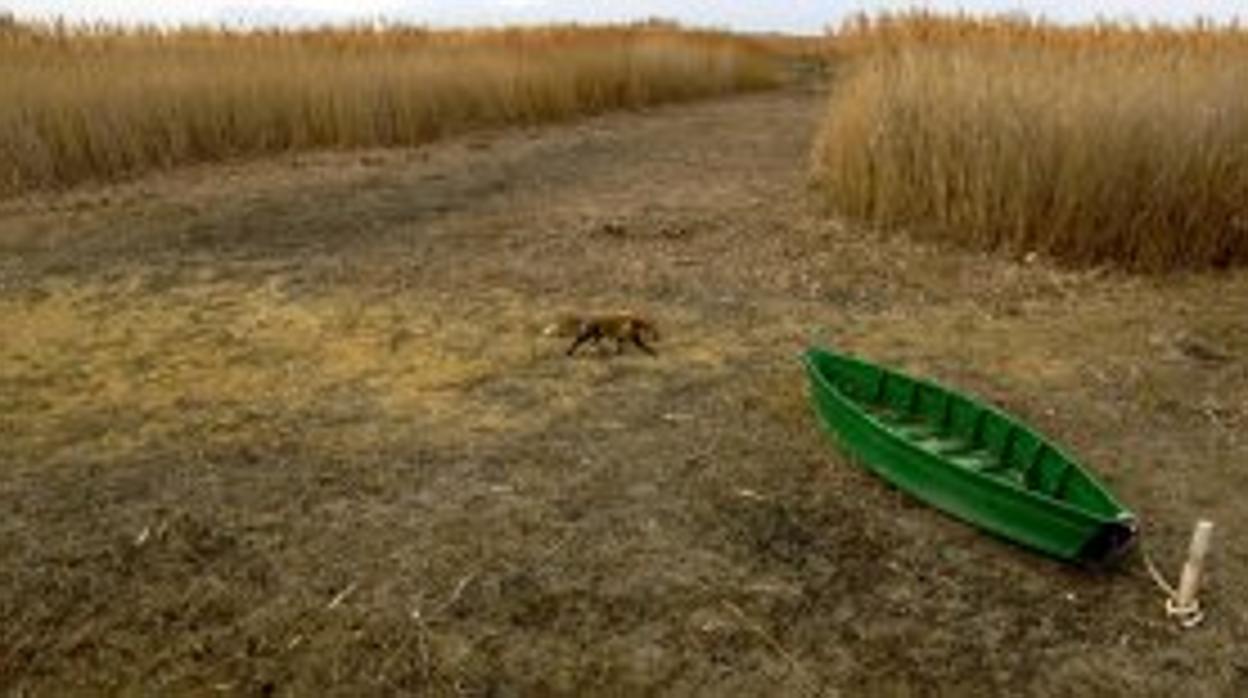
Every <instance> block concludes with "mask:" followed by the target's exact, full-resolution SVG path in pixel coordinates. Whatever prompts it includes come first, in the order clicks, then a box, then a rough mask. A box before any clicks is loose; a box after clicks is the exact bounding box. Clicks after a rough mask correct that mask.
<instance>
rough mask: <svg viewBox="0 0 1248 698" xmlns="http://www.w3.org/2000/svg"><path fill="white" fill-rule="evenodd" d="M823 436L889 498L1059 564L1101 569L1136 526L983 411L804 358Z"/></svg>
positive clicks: (1011, 426)
mask: <svg viewBox="0 0 1248 698" xmlns="http://www.w3.org/2000/svg"><path fill="white" fill-rule="evenodd" d="M803 361H804V363H805V364H806V371H807V374H808V376H809V378H810V387H811V394H810V395H811V402H812V403H813V406H814V408H815V413H816V414H817V415H818V417H819V421H820V422H821V423H822V424H823V427H824V428H825V429H826V430H827V431H829V432H831V433H832V434H833V435H835V436H836V437H837V438H838V439H839V441H840V442H841V444H842V445H843V446H844V447H845V448H846V449H847V450H848V451H849V452H850V453H852V454H853V455H854V456H856V458H857V460H859V461H861V462H862V463H863V464H864V465H865V466H867V467H868V468H869V469H871V470H872V471H874V472H875V473H877V474H879V475H880V476H881V477H883V478H884V479H886V480H888V481H889V482H891V483H893V484H894V485H896V486H897V487H899V488H901V489H903V490H906V491H907V492H909V493H911V494H913V495H914V496H916V497H918V498H919V499H921V500H923V501H925V502H927V503H928V504H931V505H932V506H935V507H937V508H939V509H942V510H944V511H945V512H948V513H949V514H952V515H954V516H957V517H959V518H961V519H963V520H965V521H967V522H969V523H972V524H975V525H977V526H979V527H981V528H983V529H985V530H987V531H990V532H992V533H995V534H997V535H999V536H1002V537H1004V538H1007V539H1009V540H1012V541H1015V542H1017V543H1020V544H1022V545H1025V546H1028V547H1031V548H1034V549H1036V550H1039V551H1041V552H1044V553H1048V554H1049V555H1053V556H1055V557H1058V558H1061V559H1063V560H1068V561H1074V562H1081V563H1089V564H1102V563H1105V562H1108V561H1110V560H1113V559H1115V558H1117V557H1118V556H1119V555H1120V554H1121V553H1122V552H1123V551H1124V550H1125V549H1126V548H1127V547H1128V546H1129V545H1130V543H1131V542H1132V540H1133V539H1134V537H1135V532H1136V524H1135V517H1134V516H1133V515H1132V514H1131V512H1130V511H1128V510H1127V509H1126V508H1124V507H1123V506H1122V505H1121V504H1119V503H1118V502H1117V501H1116V500H1115V499H1114V497H1113V496H1112V495H1111V494H1110V493H1109V492H1108V491H1107V490H1106V489H1105V487H1104V486H1103V485H1101V484H1100V483H1099V482H1097V480H1096V478H1095V477H1093V476H1092V475H1091V473H1089V472H1088V471H1087V470H1085V469H1084V468H1083V467H1082V466H1081V465H1079V463H1078V462H1077V461H1075V460H1074V459H1073V458H1071V457H1070V456H1069V455H1067V454H1066V453H1064V452H1063V451H1062V450H1061V449H1060V448H1058V447H1057V446H1056V445H1054V444H1053V443H1052V442H1051V441H1049V440H1048V439H1045V438H1044V437H1042V436H1040V435H1039V434H1037V433H1036V432H1035V431H1032V430H1031V429H1028V428H1027V427H1026V426H1024V425H1022V424H1021V423H1020V422H1019V421H1018V420H1017V419H1014V418H1013V417H1010V416H1009V415H1006V414H1005V413H1003V412H1000V411H998V410H996V409H993V408H992V407H989V406H987V405H985V404H982V403H981V402H979V401H977V400H975V399H972V398H970V397H967V396H965V395H962V394H959V393H957V392H954V391H952V390H949V389H948V388H945V387H942V386H940V385H937V384H935V383H931V382H929V381H923V380H919V379H916V378H912V377H909V376H906V375H904V374H901V373H897V372H895V371H892V370H889V369H887V368H884V367H881V366H877V365H875V364H872V363H868V362H866V361H862V360H860V359H855V358H852V357H850V356H846V355H843V354H839V353H835V352H832V351H828V350H825V349H819V348H813V349H810V350H809V351H807V352H806V354H805V355H804V356H803Z"/></svg>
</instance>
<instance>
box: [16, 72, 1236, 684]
mask: <svg viewBox="0 0 1248 698" xmlns="http://www.w3.org/2000/svg"><path fill="white" fill-rule="evenodd" d="M822 104H823V99H822V98H821V97H820V96H819V95H818V94H817V93H813V92H811V91H810V90H804V89H797V88H791V89H786V90H783V91H779V92H775V93H769V94H762V95H752V96H745V97H739V98H733V99H727V100H722V101H715V102H709V103H701V104H695V105H683V106H674V107H665V108H660V109H655V110H650V111H646V112H638V113H626V114H617V115H611V116H606V117H602V118H597V119H594V120H589V121H584V122H581V123H578V124H575V125H565V126H554V127H548V128H542V129H535V130H515V131H499V132H491V133H481V134H476V135H472V136H469V137H465V138H461V139H457V140H452V141H448V142H444V143H440V144H437V145H433V146H430V147H425V148H421V149H418V150H411V151H394V152H371V151H370V152H363V153H361V152H352V153H333V154H320V155H299V156H290V157H286V158H281V159H277V160H268V161H265V162H258V163H238V164H232V165H224V166H213V167H203V168H192V169H188V170H180V171H177V172H173V173H168V174H166V175H164V176H162V177H154V178H147V179H143V180H140V181H135V182H130V183H126V184H121V185H113V186H101V187H95V188H87V189H79V190H75V191H73V192H70V193H66V194H59V195H55V196H46V197H40V198H30V199H23V200H20V201H9V202H6V203H3V204H0V322H3V334H0V439H2V440H0V511H3V517H2V518H0V693H4V694H7V695H15V696H20V695H47V696H63V695H95V694H107V695H244V696H245V695H258V696H268V695H278V696H285V695H290V696H295V695H298V696H320V695H326V696H332V695H343V696H348V695H349V696H358V695H389V694H397V695H447V696H453V695H470V696H485V695H490V696H508V695H629V696H633V695H705V696H729V695H749V696H754V695H786V696H787V695H794V696H815V695H829V696H832V695H895V696H926V695H957V696H981V695H982V696H988V695H1009V696H1017V695H1032V696H1052V695H1079V696H1118V695H1122V696H1127V695H1130V696H1152V695H1156V696H1163V695H1164V696H1171V695H1184V696H1231V695H1248V653H1245V651H1244V649H1243V648H1244V647H1245V644H1246V643H1248V581H1246V580H1248V537H1245V536H1244V535H1243V532H1244V531H1245V530H1248V507H1245V506H1243V505H1242V502H1241V498H1242V497H1243V496H1244V493H1245V492H1246V491H1248V488H1246V487H1245V485H1248V475H1245V467H1248V439H1246V438H1245V427H1246V426H1248V324H1246V318H1248V274H1246V273H1244V272H1242V271H1240V272H1232V273H1221V274H1210V275H1193V276H1183V277H1164V278H1140V277H1131V276H1126V275H1122V274H1118V273H1114V272H1111V271H1106V270H1087V271H1078V272H1075V271H1062V270H1059V269H1057V268H1055V267H1053V266H1051V265H1049V264H1048V263H1047V262H1046V261H1045V260H1043V259H1041V260H1030V261H1020V260H1011V259H1004V258H1001V257H994V256H988V255H982V254H977V253H968V252H963V251H959V250H954V249H950V248H947V247H935V246H930V245H926V244H920V243H915V242H912V241H909V240H907V239H905V238H902V237H899V236H892V235H882V234H879V233H876V232H872V231H866V230H862V229H859V228H856V227H854V226H852V225H848V224H845V223H843V222H840V221H838V220H837V219H836V218H835V217H834V216H831V215H829V214H827V213H825V212H822V211H820V210H819V207H818V205H817V196H815V195H814V194H813V193H812V192H810V191H808V188H807V184H806V173H807V158H808V151H809V148H810V140H811V137H812V133H813V131H814V124H815V121H816V119H817V118H819V116H820V111H821V106H822ZM617 308H632V309H635V310H637V311H638V312H641V313H644V314H646V315H647V316H649V317H651V318H653V319H654V320H655V321H656V322H657V323H658V324H659V325H660V327H661V329H662V330H663V334H664V337H663V341H662V342H661V343H659V344H658V345H657V348H658V349H659V352H660V353H659V356H658V357H657V358H651V357H648V356H645V355H644V354H641V353H639V352H628V353H625V354H623V355H620V356H615V355H613V354H611V353H610V352H601V353H598V352H586V353H585V354H584V355H582V356H578V357H574V358H567V357H565V356H564V355H563V353H562V352H563V349H564V348H565V344H564V343H563V342H562V341H552V340H547V339H544V338H542V337H541V336H540V333H539V329H540V327H541V326H542V325H543V324H544V323H545V322H546V321H547V320H548V319H549V318H551V317H553V316H556V315H558V314H559V313H561V312H565V311H585V310H598V309H602V310H614V309H617ZM811 342H826V343H830V344H834V345H836V346H839V347H841V348H844V349H847V350H851V351H854V352H857V353H861V354H863V355H865V356H868V357H870V358H873V359H876V360H879V361H883V362H887V363H890V364H893V365H896V366H899V367H901V368H904V369H906V370H910V371H913V372H915V373H918V374H921V375H926V376H930V377H933V378H936V379H938V380H941V381H943V382H946V383H948V384H951V385H955V386H958V387H960V388H963V389H966V390H968V391H971V392H973V393H976V394H978V395H980V396H982V397H984V398H986V399H988V400H990V401H992V402H994V403H997V404H999V405H1002V406H1004V407H1005V408H1006V409H1008V410H1010V411H1012V412H1014V413H1016V414H1017V415H1019V416H1021V417H1022V418H1023V419H1025V420H1027V421H1029V422H1031V423H1033V424H1034V425H1036V426H1037V427H1038V428H1040V429H1041V430H1042V431H1044V432H1045V433H1047V434H1049V435H1050V436H1052V437H1054V438H1055V439H1057V440H1058V441H1060V442H1061V443H1063V444H1065V445H1067V446H1068V447H1069V448H1070V449H1071V450H1072V451H1074V452H1075V453H1077V454H1079V455H1080V457H1082V459H1083V460H1084V461H1085V462H1086V463H1087V464H1088V465H1089V466H1090V467H1092V468H1093V469H1094V470H1096V471H1097V472H1098V473H1100V474H1101V475H1102V476H1103V479H1104V480H1106V481H1107V483H1109V485H1110V487H1111V488H1112V489H1113V490H1114V491H1115V492H1116V493H1117V494H1118V495H1119V497H1120V498H1121V499H1122V500H1124V501H1125V502H1127V503H1128V504H1129V505H1130V506H1131V507H1133V508H1134V509H1136V510H1137V511H1138V512H1139V513H1140V515H1141V517H1142V519H1143V521H1144V524H1145V535H1144V542H1145V544H1146V546H1147V547H1148V549H1149V550H1150V551H1151V553H1152V554H1153V555H1154V556H1155V557H1157V558H1158V560H1159V561H1160V562H1161V563H1162V564H1163V566H1164V569H1165V571H1166V572H1167V573H1168V574H1170V575H1172V576H1173V575H1174V573H1175V572H1176V571H1177V568H1178V565H1179V562H1180V560H1181V557H1182V555H1183V550H1184V548H1185V545H1186V537H1187V534H1188V531H1189V530H1190V526H1191V524H1192V523H1193V521H1194V520H1195V519H1196V518H1197V517H1208V518H1211V519H1213V520H1214V521H1216V522H1217V524H1218V526H1219V528H1218V531H1217V534H1216V536H1217V538H1216V545H1215V550H1214V554H1213V557H1212V559H1211V565H1210V569H1209V579H1208V586H1207V588H1206V589H1205V591H1204V593H1203V594H1202V596H1203V600H1204V602H1205V605H1206V606H1207V609H1208V618H1207V620H1206V622H1205V623H1204V625H1203V626H1201V627H1200V628H1198V629H1196V630H1193V631H1187V632H1184V631H1181V630H1179V629H1177V628H1176V627H1175V626H1174V625H1173V624H1172V623H1171V622H1169V621H1167V620H1166V619H1165V618H1164V616H1163V613H1162V609H1161V598H1162V597H1161V596H1160V594H1159V593H1158V591H1157V590H1156V589H1155V588H1154V587H1153V586H1152V584H1151V583H1150V582H1149V581H1148V579H1147V577H1146V575H1145V574H1144V572H1143V568H1142V566H1141V564H1140V562H1139V560H1138V559H1134V558H1133V559H1130V560H1128V561H1127V562H1126V564H1124V565H1123V566H1122V567H1121V568H1120V569H1117V570H1115V571H1110V572H1106V573H1092V572H1088V571H1085V570H1080V569H1076V568H1072V567H1070V566H1067V565H1064V564H1061V563H1058V562H1055V561H1051V560H1049V559H1046V558H1044V557H1041V556H1038V555H1035V554H1033V553H1030V552H1027V551H1025V550H1021V549H1018V548H1016V547H1014V546H1012V545H1010V544H1008V543H1005V542H1002V541H1000V540H997V539H995V538H992V537H989V536H986V535H984V534H982V533H980V532H978V531H976V530H974V529H972V528H970V527H967V526H965V525H963V524H961V523H958V522H956V521H954V520H951V519H949V518H947V517H945V516H944V515H942V514H940V513H938V512H936V511H933V510H932V509H930V508H928V507H925V506H922V505H920V504H917V503H915V502H914V501H913V500H912V499H910V498H909V497H908V496H906V495H905V494H904V493H901V492H898V491H896V490H894V489H891V488H890V487H888V486H887V485H885V484H883V483H882V482H881V481H880V480H878V479H876V478H875V477H873V476H871V475H869V474H866V473H864V472H863V471H862V470H861V469H859V468H858V467H857V466H856V465H854V464H853V463H851V462H849V461H848V460H847V459H845V458H844V457H843V456H842V455H841V454H840V453H839V452H838V451H837V450H836V449H835V448H834V447H833V446H832V444H831V443H830V442H829V441H828V440H827V439H826V438H825V437H824V436H823V435H822V434H821V433H819V432H818V431H817V429H816V426H815V423H814V421H813V419H812V416H811V414H810V412H809V407H808V405H807V403H806V398H805V386H804V383H803V376H802V373H801V370H800V367H799V364H798V361H797V355H798V353H799V352H800V351H801V350H802V349H803V348H804V347H806V346H807V345H808V344H809V343H811Z"/></svg>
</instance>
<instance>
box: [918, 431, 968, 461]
mask: <svg viewBox="0 0 1248 698" xmlns="http://www.w3.org/2000/svg"><path fill="white" fill-rule="evenodd" d="M915 443H916V444H917V445H918V446H919V448H922V449H924V450H926V451H931V452H932V453H935V454H936V455H938V456H948V455H956V454H958V453H965V452H967V451H970V450H972V449H971V445H970V443H969V442H967V440H966V439H964V438H962V437H960V436H941V435H940V434H934V435H932V436H930V437H928V438H924V439H919V440H918V441H916V442H915Z"/></svg>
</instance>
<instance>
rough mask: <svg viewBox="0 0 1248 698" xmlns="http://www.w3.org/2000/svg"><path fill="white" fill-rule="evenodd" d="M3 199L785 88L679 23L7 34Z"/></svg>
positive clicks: (723, 41) (1, 41)
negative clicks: (222, 163)
mask: <svg viewBox="0 0 1248 698" xmlns="http://www.w3.org/2000/svg"><path fill="white" fill-rule="evenodd" d="M0 75H3V79H0V195H2V194H12V193H15V192H20V191H24V190H29V189H35V188H44V187H50V186H61V185H67V184H72V183H75V182H79V181H82V180H86V179H108V178H112V177H116V176H118V175H124V174H129V173H134V172H139V171H144V170H150V169H153V168H161V167H169V166H172V165H177V164H182V163H189V162H200V161H208V160H217V159H221V158H228V157H234V156H242V155H250V154H256V153H269V152H276V151H284V150H294V149H302V148H344V147H373V146H393V145H412V144H419V143H423V142H426V141H430V140H432V139H435V138H438V137H439V136H442V135H444V134H447V133H452V132H457V131H461V130H464V129H468V128H472V127H479V126H489V125H499V124H511V123H526V124H527V123H536V122H542V121H548V120H553V119H561V118H566V117H570V116H574V115H581V114H590V113H595V112H601V111H604V110H608V109H614V108H620V107H634V106H640V105H647V104H653V103H657V102H663V101H670V100H681V99H688V98H693V97H698V96H703V95H710V94H717V93H722V92H727V91H731V90H741V89H752V88H760V87H766V86H770V85H772V84H774V83H775V82H776V81H777V79H778V69H777V65H776V62H775V61H774V60H773V59H772V56H771V54H770V52H768V51H767V50H765V49H764V48H763V47H761V46H760V45H758V44H757V43H754V42H751V41H749V40H746V39H743V38H740V37H734V36H729V35H725V34H720V33H713V32H695V31H682V30H679V29H676V28H673V27H670V26H665V25H655V24H648V25H635V26H630V27H608V28H585V27H546V28H536V29H526V30H491V31H459V32H433V31H427V30H422V29H413V28H401V27H390V28H382V29H373V28H352V29H336V30H308V31H297V32H282V31H265V32H249V33H238V32H229V31H222V30H213V29H192V28H188V29H180V30H176V31H159V30H156V29H127V30H122V29H117V28H112V27H74V28H67V27H64V26H30V25H23V24H16V23H12V22H10V23H8V24H6V25H3V26H0Z"/></svg>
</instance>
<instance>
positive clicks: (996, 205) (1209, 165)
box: [814, 15, 1248, 270]
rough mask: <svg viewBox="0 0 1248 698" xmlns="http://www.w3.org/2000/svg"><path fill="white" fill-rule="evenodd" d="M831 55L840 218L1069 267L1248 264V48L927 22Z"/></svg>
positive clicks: (899, 25) (856, 28) (1186, 36)
mask: <svg viewBox="0 0 1248 698" xmlns="http://www.w3.org/2000/svg"><path fill="white" fill-rule="evenodd" d="M837 46H838V50H839V52H840V53H842V54H845V55H848V56H849V57H850V58H851V59H852V60H853V61H854V62H855V68H854V69H853V70H852V73H851V75H850V77H849V78H848V79H847V80H846V81H845V82H844V83H843V84H842V85H840V86H839V87H838V89H837V90H836V91H835V94H834V96H833V98H832V102H831V108H830V110H829V112H828V116H827V118H826V119H825V122H824V125H823V128H822V133H821V137H820V139H819V142H818V144H817V146H816V149H815V157H814V160H815V170H816V178H817V180H818V182H819V185H820V186H821V187H822V188H823V190H824V191H825V192H826V194H827V197H828V200H829V201H830V203H831V204H832V205H833V206H834V207H835V208H837V209H838V210H840V211H842V212H844V213H846V214H848V215H851V216H853V217H856V218H859V219H864V220H867V221H870V222H872V223H874V224H876V225H881V226H887V227H904V228H909V229H913V230H917V231H921V232H923V233H927V234H931V235H935V236H938V237H948V238H953V239H956V240H959V241H964V242H966V243H969V244H971V245H973V246H978V247H986V248H1005V249H1008V250H1010V251H1012V252H1014V253H1016V254H1027V253H1029V252H1038V253H1041V254H1046V255H1050V256H1053V257H1056V258H1059V259H1062V260H1065V261H1067V262H1070V263H1075V264H1117V265H1121V266H1125V267H1127V268H1131V269H1137V270H1169V269H1176V268H1205V267H1224V266H1228V265H1232V264H1242V263H1243V262H1244V261H1246V260H1248V93H1245V92H1244V91H1243V90H1242V89H1240V87H1239V86H1242V85H1243V84H1245V82H1246V81H1248V63H1245V62H1244V60H1243V59H1244V58H1245V57H1248V33H1245V32H1242V31H1239V30H1234V29H1227V28H1216V27H1202V28H1197V29H1192V30H1187V31H1180V30H1175V29H1166V28H1138V27H1117V26H1112V25H1102V26H1097V27H1087V28H1079V29H1069V28H1057V27H1052V26H1046V25H1043V24H1036V23H1029V22H1024V21H1007V20H985V21H972V20H941V19H939V18H936V17H931V16H925V15H916V16H907V17H902V18H894V19H887V18H886V19H884V20H881V21H879V22H870V21H860V22H859V23H857V24H854V25H850V26H849V27H848V28H847V29H846V30H845V31H844V32H843V33H842V34H841V35H840V36H839V37H838V39H837Z"/></svg>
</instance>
